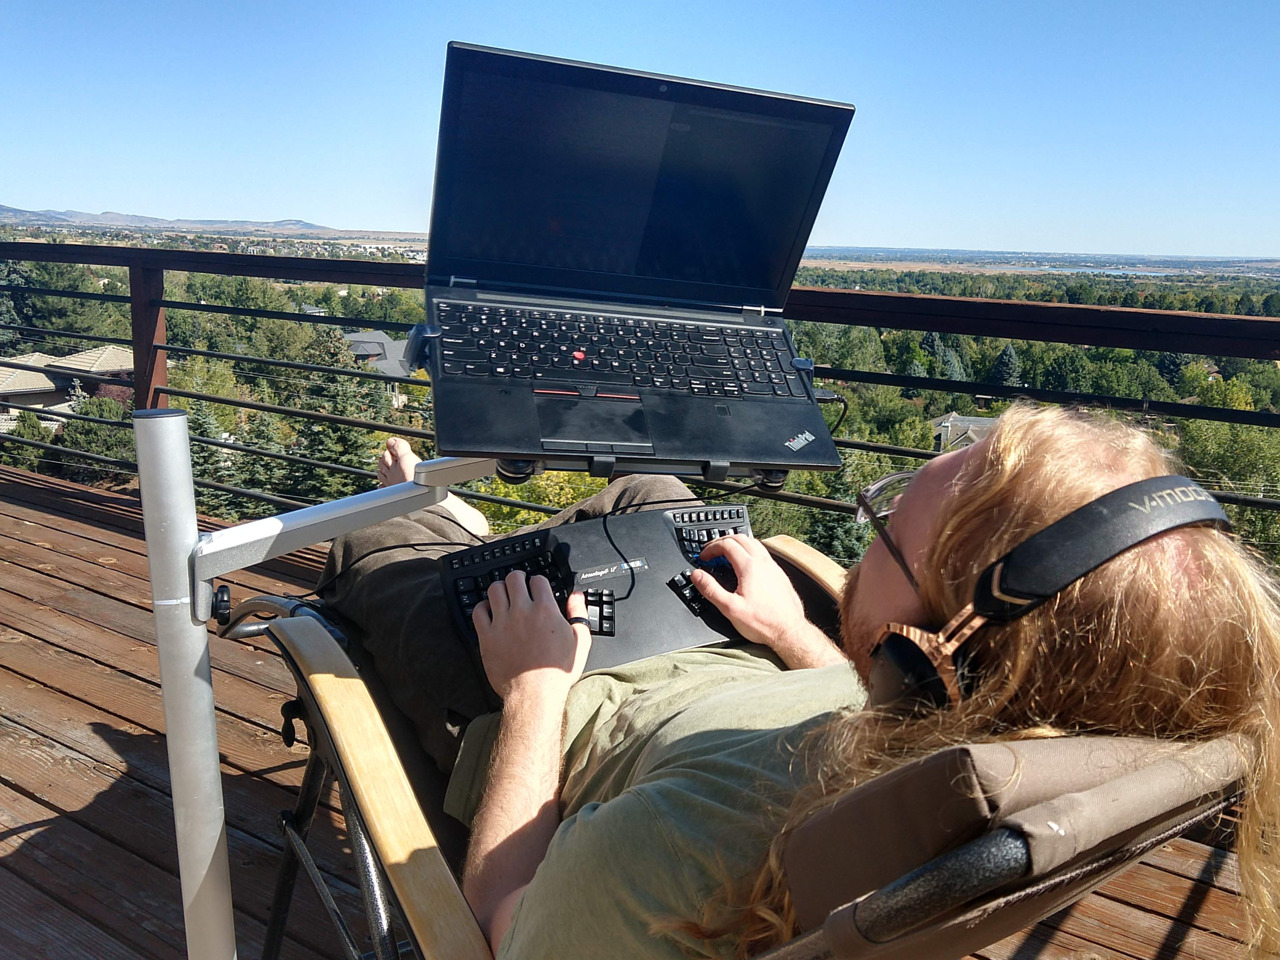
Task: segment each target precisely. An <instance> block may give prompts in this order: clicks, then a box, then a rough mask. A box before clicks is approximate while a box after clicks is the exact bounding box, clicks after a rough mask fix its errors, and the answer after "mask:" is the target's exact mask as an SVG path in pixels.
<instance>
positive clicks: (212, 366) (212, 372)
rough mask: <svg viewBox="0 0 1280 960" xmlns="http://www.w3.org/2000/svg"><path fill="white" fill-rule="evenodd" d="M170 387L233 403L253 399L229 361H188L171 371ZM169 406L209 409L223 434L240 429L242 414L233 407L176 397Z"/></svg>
mask: <svg viewBox="0 0 1280 960" xmlns="http://www.w3.org/2000/svg"><path fill="white" fill-rule="evenodd" d="M200 346H201V348H202V349H203V346H204V345H203V344H200ZM169 384H170V385H171V386H173V387H177V388H179V389H182V390H190V391H192V392H193V393H206V394H209V395H211V396H215V397H227V398H229V399H231V400H248V399H249V388H248V387H246V386H244V385H243V384H241V383H240V382H239V381H238V380H237V379H236V371H235V367H233V366H232V365H231V363H230V362H228V361H226V360H210V359H209V358H208V357H199V356H193V357H188V358H187V359H185V360H183V361H181V362H180V363H175V364H174V365H173V366H172V367H170V368H169ZM169 403H170V405H171V406H173V407H180V408H182V409H184V410H194V409H195V408H196V407H197V406H202V407H205V408H207V412H208V413H209V414H210V415H212V417H213V418H214V419H215V420H216V421H217V425H218V432H219V433H235V432H236V429H237V428H238V427H239V425H240V424H239V418H240V411H239V409H238V408H237V407H235V406H233V405H231V404H226V403H217V404H214V403H209V402H207V401H204V400H189V399H187V398H186V397H172V398H170V401H169ZM207 435H212V434H207Z"/></svg>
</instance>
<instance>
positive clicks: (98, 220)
mask: <svg viewBox="0 0 1280 960" xmlns="http://www.w3.org/2000/svg"><path fill="white" fill-rule="evenodd" d="M0 223H8V224H15V225H18V226H24V227H44V226H48V227H124V228H132V229H135V230H162V231H163V230H169V231H173V232H176V233H226V234H241V233H243V234H255V233H261V234H268V235H271V236H277V237H278V236H287V235H289V234H336V233H338V232H339V231H337V230H334V229H332V228H331V227H323V226H321V225H320V224H318V223H308V222H307V221H305V220H274V221H271V222H270V223H265V222H260V221H256V220H163V219H161V218H160V217H140V216H136V215H134V214H129V213H112V212H110V211H107V212H105V213H83V212H81V211H79V210H19V209H18V208H17V207H6V206H3V205H0Z"/></svg>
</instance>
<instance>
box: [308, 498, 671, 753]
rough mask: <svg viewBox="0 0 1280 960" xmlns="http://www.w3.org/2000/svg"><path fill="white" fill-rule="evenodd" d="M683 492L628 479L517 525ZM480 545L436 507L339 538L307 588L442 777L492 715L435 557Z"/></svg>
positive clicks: (578, 516)
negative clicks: (471, 733)
mask: <svg viewBox="0 0 1280 960" xmlns="http://www.w3.org/2000/svg"><path fill="white" fill-rule="evenodd" d="M692 496H693V494H691V493H690V492H689V489H688V487H686V486H685V485H684V484H683V483H681V482H680V481H679V480H676V479H675V478H674V477H667V476H644V475H637V476H630V477H625V478H622V479H619V480H615V481H613V482H612V483H610V484H609V486H608V487H606V488H605V489H604V490H602V491H600V492H599V493H597V494H595V495H594V496H592V497H588V498H587V499H586V500H583V501H581V502H579V503H577V504H575V505H574V506H572V507H569V508H568V509H566V510H562V511H561V512H560V513H558V514H556V515H555V516H554V517H551V518H550V519H549V520H546V521H544V522H542V523H539V524H536V525H534V526H532V527H528V528H526V529H530V530H532V529H543V528H545V527H552V526H557V525H559V524H562V523H572V522H574V521H575V520H586V519H590V518H591V517H598V516H601V515H603V514H605V513H608V512H609V511H611V510H615V509H617V508H620V507H626V506H632V505H640V504H647V503H650V502H654V501H668V500H682V499H686V498H691V497H692ZM668 506H673V504H667V503H665V502H663V503H660V504H659V503H655V504H654V507H653V509H665V508H666V507H668ZM637 509H647V508H646V507H643V506H637ZM504 536H505V535H504ZM494 539H499V538H497V537H487V538H484V540H494ZM481 542H484V541H483V540H482V539H481V538H479V537H476V536H475V535H474V534H472V533H470V532H469V531H468V530H466V528H464V527H463V526H462V525H461V524H459V523H458V521H457V520H455V519H454V518H453V516H452V515H451V514H450V513H449V512H448V511H447V510H445V509H444V508H443V507H439V506H436V507H428V508H427V509H426V510H420V511H418V512H416V513H413V514H410V515H408V516H405V517H396V518H394V519H392V520H386V521H383V522H382V523H378V524H374V525H373V526H371V527H365V528H364V529H363V530H357V531H355V532H354V533H350V534H347V535H346V536H343V537H339V538H338V539H337V540H335V541H334V542H333V546H332V548H331V549H330V551H329V559H328V561H327V562H326V564H325V568H324V572H323V574H322V575H321V578H320V587H319V588H318V589H317V593H318V594H319V596H320V598H321V600H323V601H324V604H325V606H326V608H327V609H328V610H329V611H331V612H333V613H336V614H337V617H336V618H335V619H338V620H339V622H340V623H341V625H342V626H343V628H344V632H345V633H346V634H347V636H348V638H349V639H350V640H351V641H352V642H353V644H356V645H357V646H358V647H359V648H361V650H360V652H362V653H363V655H364V659H366V660H367V661H369V662H371V663H372V665H373V667H374V669H375V670H376V672H377V674H378V677H379V679H380V680H381V681H382V684H383V686H384V687H385V688H386V690H387V692H388V694H389V695H390V697H391V699H392V701H393V702H394V703H395V705H396V706H397V707H399V708H400V710H401V711H402V712H404V713H405V714H406V715H407V716H408V717H409V719H411V720H412V721H413V724H414V727H415V728H416V729H417V733H418V739H419V741H420V742H421V743H422V746H423V749H424V750H426V752H427V753H428V754H429V755H430V756H431V758H432V759H433V760H434V761H435V762H436V764H437V765H438V766H439V767H440V769H441V770H445V771H447V770H449V769H450V768H452V766H453V762H454V760H455V759H456V757H457V753H458V744H459V740H460V737H461V733H462V730H463V728H465V726H466V724H467V723H468V722H469V721H470V720H471V719H472V718H474V717H477V716H479V715H480V714H482V713H487V712H489V711H490V710H492V709H493V704H492V703H491V702H490V699H489V698H490V696H491V695H490V694H489V691H488V685H487V684H486V683H485V680H484V675H483V672H482V670H481V668H480V667H479V665H478V661H477V658H476V657H475V653H474V645H473V643H472V642H471V641H469V640H467V639H464V638H463V637H461V636H460V635H459V634H458V632H457V630H456V629H455V628H454V624H453V617H452V614H451V613H450V609H449V606H448V603H447V601H446V598H445V595H444V589H443V581H442V578H441V575H440V572H441V558H442V557H444V556H446V555H447V554H449V553H452V552H453V551H454V550H459V549H462V548H464V547H469V546H475V545H476V544H478V543H481Z"/></svg>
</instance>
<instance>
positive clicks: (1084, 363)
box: [1043, 349, 1093, 393]
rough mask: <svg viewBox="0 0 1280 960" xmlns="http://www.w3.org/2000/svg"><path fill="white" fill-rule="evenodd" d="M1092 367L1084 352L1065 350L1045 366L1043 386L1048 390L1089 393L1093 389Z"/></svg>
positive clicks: (1051, 358) (1050, 359)
mask: <svg viewBox="0 0 1280 960" xmlns="http://www.w3.org/2000/svg"><path fill="white" fill-rule="evenodd" d="M1092 366H1093V364H1092V363H1090V362H1089V358H1088V357H1086V356H1085V355H1084V352H1083V351H1081V350H1077V349H1071V350H1064V351H1062V352H1061V353H1057V354H1055V355H1054V356H1052V357H1050V358H1049V361H1048V362H1047V363H1046V364H1045V368H1044V377H1043V385H1044V387H1045V389H1047V390H1066V391H1070V392H1073V393H1088V392H1089V391H1090V390H1092V389H1093V370H1092Z"/></svg>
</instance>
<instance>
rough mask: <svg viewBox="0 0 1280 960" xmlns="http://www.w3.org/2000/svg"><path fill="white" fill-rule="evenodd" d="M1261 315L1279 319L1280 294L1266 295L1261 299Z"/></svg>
mask: <svg viewBox="0 0 1280 960" xmlns="http://www.w3.org/2000/svg"><path fill="white" fill-rule="evenodd" d="M1262 313H1263V315H1264V316H1268V317H1280V293H1268V294H1267V295H1266V296H1265V297H1263V298H1262Z"/></svg>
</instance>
